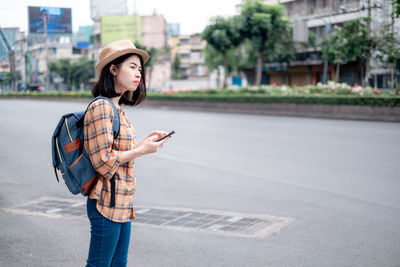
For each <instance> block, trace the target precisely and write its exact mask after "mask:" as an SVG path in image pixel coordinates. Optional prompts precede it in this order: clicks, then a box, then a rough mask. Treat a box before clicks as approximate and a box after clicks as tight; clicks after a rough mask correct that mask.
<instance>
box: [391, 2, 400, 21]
mask: <svg viewBox="0 0 400 267" xmlns="http://www.w3.org/2000/svg"><path fill="white" fill-rule="evenodd" d="M392 6H393V14H394V16H395V17H396V18H398V17H400V0H393V1H392Z"/></svg>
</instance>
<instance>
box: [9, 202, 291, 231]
mask: <svg viewBox="0 0 400 267" xmlns="http://www.w3.org/2000/svg"><path fill="white" fill-rule="evenodd" d="M6 210H8V211H11V212H16V213H23V214H32V215H41V216H48V217H54V218H60V217H63V216H73V217H82V218H86V202H84V201H82V200H78V199H60V198H40V199H38V200H36V201H32V202H29V203H26V204H23V205H20V206H17V207H15V208H13V209H6ZM135 213H136V220H135V221H134V224H143V225H149V226H153V227H161V228H167V229H175V230H186V231H199V232H212V233H217V234H223V235H235V236H242V237H265V236H268V235H270V234H272V233H275V232H278V231H280V230H281V229H282V228H284V227H285V226H287V225H288V224H290V223H291V222H293V221H294V218H290V217H278V216H272V215H265V214H246V213H233V212H224V211H215V210H194V209H186V208H166V207H154V206H153V207H143V206H138V207H136V208H135Z"/></svg>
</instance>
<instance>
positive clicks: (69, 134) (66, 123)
mask: <svg viewBox="0 0 400 267" xmlns="http://www.w3.org/2000/svg"><path fill="white" fill-rule="evenodd" d="M65 126H66V127H67V133H68V136H69V139H71V142H73V141H74V140H72V137H71V133H70V132H69V127H68V120H67V118H65Z"/></svg>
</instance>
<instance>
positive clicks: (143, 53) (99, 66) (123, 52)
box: [96, 48, 150, 72]
mask: <svg viewBox="0 0 400 267" xmlns="http://www.w3.org/2000/svg"><path fill="white" fill-rule="evenodd" d="M131 53H133V54H137V55H139V56H140V57H141V58H142V60H143V64H146V63H147V61H149V58H150V56H149V54H148V53H147V52H146V51H144V50H141V49H137V48H136V49H135V48H128V49H123V50H119V51H117V52H116V53H114V54H112V55H110V56H108V57H106V58H104V59H103V60H102V61H100V62H99V63H97V65H96V71H97V72H101V70H102V69H103V68H104V66H105V65H107V64H108V63H110V62H111V61H113V60H114V59H117V58H119V57H120V56H123V55H126V54H131Z"/></svg>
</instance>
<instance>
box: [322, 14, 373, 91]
mask: <svg viewBox="0 0 400 267" xmlns="http://www.w3.org/2000/svg"><path fill="white" fill-rule="evenodd" d="M368 21H370V19H369V18H359V19H355V20H351V21H348V22H346V23H345V24H344V25H343V26H342V28H340V29H339V28H338V29H336V31H337V33H336V34H335V33H333V34H332V35H331V36H332V37H331V38H328V40H325V41H324V42H323V43H322V51H323V53H324V57H325V58H328V60H329V59H330V61H331V62H336V64H339V62H340V61H342V59H344V60H347V61H356V62H358V63H359V67H360V71H361V81H362V83H363V85H364V77H365V66H366V62H367V60H368V58H369V57H370V56H371V53H372V52H373V50H374V49H375V47H376V38H374V37H368V33H367V31H368V26H367V25H368ZM335 38H337V40H335ZM324 51H325V52H324Z"/></svg>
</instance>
